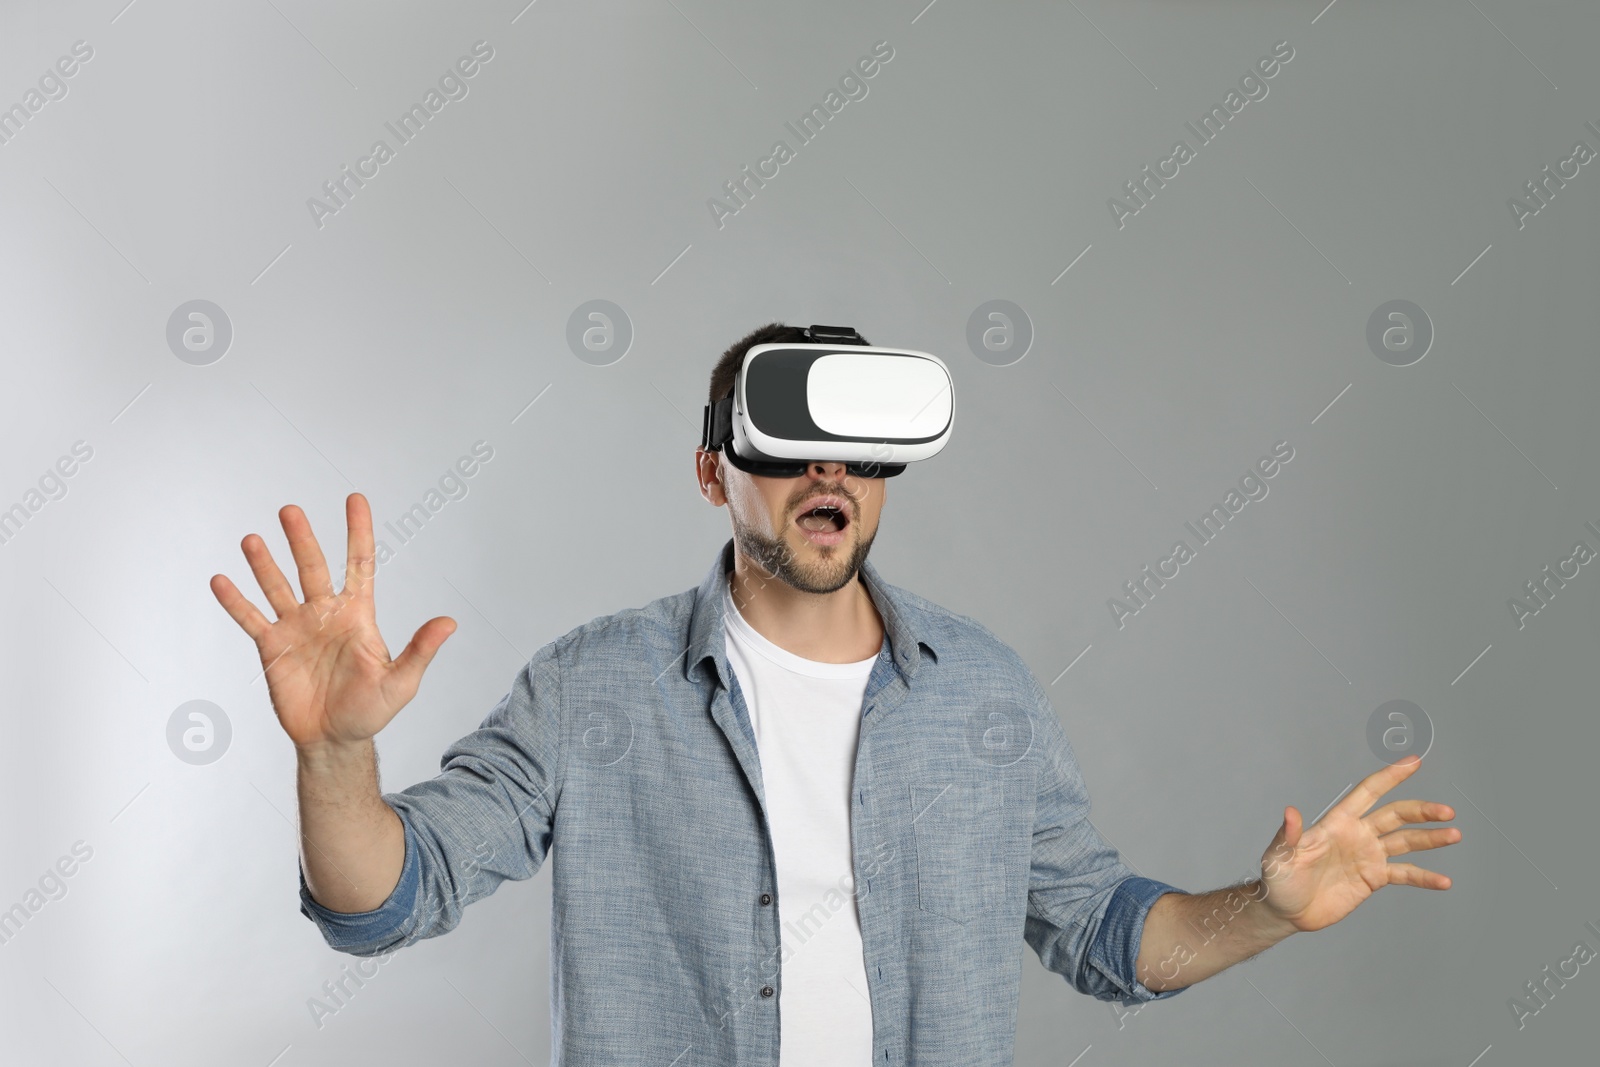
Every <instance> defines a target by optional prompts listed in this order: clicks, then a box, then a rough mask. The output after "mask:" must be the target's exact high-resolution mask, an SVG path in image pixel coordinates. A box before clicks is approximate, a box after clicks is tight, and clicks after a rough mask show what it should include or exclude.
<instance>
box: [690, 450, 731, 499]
mask: <svg viewBox="0 0 1600 1067" xmlns="http://www.w3.org/2000/svg"><path fill="white" fill-rule="evenodd" d="M694 465H695V478H696V480H697V481H698V482H699V484H700V495H701V496H703V497H705V498H706V500H707V501H709V502H710V503H711V504H712V505H713V506H715V507H719V508H720V507H722V505H724V504H726V503H727V502H728V492H727V487H726V486H725V485H724V484H723V482H722V454H721V453H720V452H708V451H706V450H705V449H703V448H697V449H695V452H694Z"/></svg>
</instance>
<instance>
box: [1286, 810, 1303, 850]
mask: <svg viewBox="0 0 1600 1067" xmlns="http://www.w3.org/2000/svg"><path fill="white" fill-rule="evenodd" d="M1303 823H1304V819H1303V818H1302V817H1301V815H1300V809H1299V808H1297V807H1295V806H1294V805H1293V804H1290V805H1289V806H1288V807H1286V808H1284V809H1283V843H1284V844H1286V845H1288V846H1289V847H1290V848H1294V847H1295V846H1296V845H1298V844H1299V843H1300V831H1301V830H1302V829H1304V826H1303Z"/></svg>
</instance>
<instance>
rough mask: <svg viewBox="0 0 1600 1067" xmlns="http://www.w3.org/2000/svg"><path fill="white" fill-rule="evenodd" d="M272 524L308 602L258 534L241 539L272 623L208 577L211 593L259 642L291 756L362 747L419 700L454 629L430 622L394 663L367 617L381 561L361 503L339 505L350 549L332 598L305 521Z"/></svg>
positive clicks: (291, 514)
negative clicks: (285, 543) (279, 530)
mask: <svg viewBox="0 0 1600 1067" xmlns="http://www.w3.org/2000/svg"><path fill="white" fill-rule="evenodd" d="M278 520H279V521H280V522H281V523H282V524H283V532H284V535H285V536H286V537H288V539H289V550H290V551H291V552H292V553H293V555H294V561H295V565H296V567H297V568H298V569H299V574H300V590H301V592H302V593H303V594H304V596H305V600H304V602H302V601H299V600H297V599H295V593H294V588H293V587H292V586H291V585H290V584H289V581H288V579H287V578H285V577H284V576H283V572H282V571H280V570H279V569H278V565H277V563H275V562H274V561H273V559H272V553H271V552H269V551H268V550H267V545H266V542H265V541H263V540H262V539H261V538H260V537H259V536H258V535H256V534H248V535H246V536H245V538H244V540H243V541H242V542H241V543H240V548H242V549H243V550H244V556H245V559H246V560H247V561H248V562H249V564H250V570H251V571H252V572H253V573H254V574H255V576H256V581H257V582H258V583H259V584H260V586H261V591H262V593H264V594H265V595H266V598H267V603H268V604H270V605H271V606H272V609H273V611H274V612H276V613H277V616H278V621H276V622H269V621H267V617H266V616H265V615H263V614H262V613H261V611H260V610H259V609H258V608H257V607H256V606H255V605H254V604H252V603H251V602H250V601H249V600H248V599H246V597H245V596H244V595H243V594H242V593H240V592H239V590H238V588H237V587H235V586H234V584H233V582H231V581H229V580H228V577H227V576H226V575H222V574H217V575H213V576H212V578H211V591H212V592H213V593H214V594H216V597H217V600H218V601H220V602H221V604H222V606H223V608H224V609H226V610H227V612H228V614H229V615H231V616H232V617H233V621H234V622H237V623H238V624H239V626H240V628H241V629H243V630H244V632H245V633H247V634H249V635H250V638H251V640H253V641H255V643H256V650H257V651H258V652H260V654H261V665H262V668H263V670H264V671H265V673H266V677H267V690H268V692H269V694H270V695H271V698H272V707H273V710H274V711H275V712H276V713H277V716H278V722H279V724H280V725H282V727H283V729H284V732H285V733H287V734H288V735H289V738H290V740H292V741H293V742H294V744H295V747H296V748H297V749H300V750H301V751H312V750H318V749H323V748H328V747H333V748H338V747H341V746H344V745H347V744H350V743H360V742H364V741H368V740H370V739H371V738H372V737H373V736H374V735H375V734H377V732H378V731H379V730H382V729H383V728H384V727H385V726H386V725H388V723H389V721H390V720H391V719H393V718H394V717H395V715H396V713H398V712H399V710H400V709H401V708H403V707H405V706H406V704H408V703H409V702H410V701H411V698H412V697H413V696H415V695H416V692H417V686H418V685H419V684H420V683H421V681H422V672H423V671H424V670H426V669H427V666H428V664H429V662H430V661H432V659H433V656H434V653H436V652H438V651H439V646H441V645H443V644H444V642H445V639H446V638H448V637H449V636H450V635H451V634H452V633H454V632H455V629H456V624H455V620H454V619H451V618H450V617H449V616H445V615H441V616H439V617H437V618H433V619H429V620H428V621H427V622H425V623H423V624H422V626H421V627H420V628H418V630H417V632H416V634H414V635H413V636H412V638H411V642H410V644H408V645H406V647H405V650H404V651H402V652H401V653H400V655H399V657H398V658H396V659H390V658H389V649H388V646H386V645H385V644H384V643H383V638H382V636H380V635H379V633H378V624H377V620H376V617H375V613H374V610H373V600H372V585H373V578H374V576H375V575H376V573H377V559H376V555H375V552H374V549H373V540H372V512H371V510H370V509H369V508H368V506H367V499H366V497H364V496H362V495H361V494H360V493H351V494H350V495H349V496H348V497H346V498H345V524H346V526H347V528H348V540H347V547H346V558H345V572H344V574H345V577H344V588H343V589H341V590H340V591H338V592H335V591H334V589H333V582H332V580H331V579H330V578H329V575H328V565H327V562H326V561H325V560H324V559H323V556H322V549H321V548H320V547H319V546H318V545H317V539H316V538H315V537H313V536H312V534H311V524H310V522H308V521H307V519H306V516H305V512H303V511H301V510H300V509H299V508H298V507H296V506H295V505H293V504H289V505H287V506H285V507H284V508H283V509H282V510H281V511H279V512H278Z"/></svg>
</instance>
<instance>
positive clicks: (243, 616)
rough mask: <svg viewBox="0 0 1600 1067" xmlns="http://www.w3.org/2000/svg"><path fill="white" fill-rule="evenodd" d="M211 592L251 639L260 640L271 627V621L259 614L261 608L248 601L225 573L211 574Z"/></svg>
mask: <svg viewBox="0 0 1600 1067" xmlns="http://www.w3.org/2000/svg"><path fill="white" fill-rule="evenodd" d="M211 592H212V593H214V594H216V598H217V600H218V602H219V603H221V604H222V607H223V610H225V611H226V612H227V613H228V614H229V615H231V616H233V621H234V622H236V623H238V624H239V628H240V629H241V630H243V631H244V632H245V633H247V634H249V635H250V639H251V640H252V641H256V642H260V640H261V639H262V638H263V637H265V636H266V634H267V631H268V630H271V629H272V623H271V622H269V621H268V620H267V617H266V616H265V615H263V614H261V609H260V608H258V607H256V606H255V605H254V604H252V603H250V601H249V600H247V599H246V598H245V595H244V594H243V593H241V592H239V589H238V587H237V586H235V585H234V584H233V582H231V581H230V580H229V579H228V576H227V575H226V574H213V575H212V576H211Z"/></svg>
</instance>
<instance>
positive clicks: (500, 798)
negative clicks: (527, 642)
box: [300, 644, 562, 956]
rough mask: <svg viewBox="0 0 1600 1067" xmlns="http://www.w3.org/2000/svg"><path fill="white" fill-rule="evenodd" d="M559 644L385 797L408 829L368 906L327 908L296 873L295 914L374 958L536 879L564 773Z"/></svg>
mask: <svg viewBox="0 0 1600 1067" xmlns="http://www.w3.org/2000/svg"><path fill="white" fill-rule="evenodd" d="M558 663H559V661H558V656H557V648H556V646H555V645H554V644H551V645H546V646H545V647H544V648H541V649H540V650H539V652H538V653H536V654H535V655H534V658H533V659H532V660H531V661H529V663H528V664H527V665H526V666H525V667H524V668H523V669H522V670H521V671H519V672H518V674H517V677H516V679H515V681H514V682H513V684H512V687H511V689H510V691H509V692H507V693H506V695H505V696H504V697H502V698H501V699H500V702H499V703H498V704H496V705H495V707H494V708H493V709H492V710H491V711H490V712H489V714H488V715H487V716H486V717H485V718H484V720H483V722H482V723H481V724H480V725H479V726H478V728H477V729H476V730H474V731H473V732H471V733H469V734H467V735H466V736H465V737H463V738H461V739H460V740H458V741H456V742H454V743H453V744H452V745H451V746H450V747H449V748H448V749H446V750H445V753H444V755H443V757H442V758H441V759H440V773H439V774H438V775H436V776H434V777H433V778H431V779H429V780H427V781H424V782H418V783H417V784H415V785H413V786H410V787H409V788H406V789H403V790H401V791H400V792H398V793H385V794H383V799H384V801H385V802H386V803H387V804H388V805H389V806H390V807H391V808H393V809H394V811H395V814H397V815H398V816H399V817H400V822H401V824H402V826H403V827H404V830H405V850H406V851H405V862H404V865H403V866H402V868H401V872H400V880H399V882H398V883H397V884H396V885H395V888H394V891H393V892H392V893H390V895H389V898H388V899H387V900H385V901H384V902H383V903H382V904H381V905H379V906H378V907H377V908H375V909H373V910H372V911H366V912H355V913H343V912H334V911H329V910H328V909H327V908H325V907H323V906H322V905H320V904H318V903H317V902H316V901H315V900H313V899H311V894H310V892H309V890H308V889H307V887H306V882H305V873H304V872H303V871H302V872H301V874H300V911H301V913H302V914H304V915H305V916H306V917H307V918H308V919H310V920H311V921H312V922H314V923H316V925H317V928H318V929H319V930H320V931H321V932H322V936H323V939H324V940H325V941H326V942H327V943H328V945H329V946H330V947H332V948H335V949H337V950H339V951H341V952H346V953H349V954H351V955H355V956H375V955H379V954H382V953H386V952H389V951H391V950H394V949H397V948H402V947H404V946H406V945H409V944H411V943H412V942H415V941H419V940H422V939H424V938H429V937H437V936H438V935H440V934H443V933H448V932H449V931H450V930H452V929H454V928H455V927H456V925H457V924H459V923H460V922H461V916H462V912H463V911H464V910H465V909H466V907H467V905H469V904H471V903H472V902H473V901H475V900H479V899H482V898H483V897H486V896H488V895H489V894H491V893H493V892H494V891H495V890H496V889H497V888H499V886H500V884H501V883H502V882H505V881H507V880H508V879H509V880H517V881H520V880H523V879H527V878H531V877H533V876H534V875H535V874H536V873H538V871H539V868H540V867H541V866H542V865H543V864H544V859H545V856H546V855H548V853H549V849H550V840H551V831H552V826H553V823H554V819H555V811H556V802H557V799H558V796H559V793H560V781H561V773H562V763H561V760H562V746H561V733H562V715H561V702H562V694H561V678H560V672H559V667H558Z"/></svg>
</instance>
